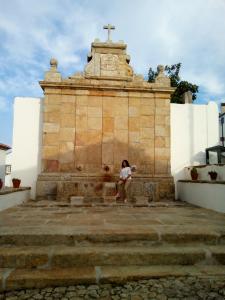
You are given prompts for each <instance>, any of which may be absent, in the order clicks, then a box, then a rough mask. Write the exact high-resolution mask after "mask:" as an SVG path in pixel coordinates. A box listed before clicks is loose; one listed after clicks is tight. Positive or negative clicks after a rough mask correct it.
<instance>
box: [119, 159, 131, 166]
mask: <svg viewBox="0 0 225 300" xmlns="http://www.w3.org/2000/svg"><path fill="white" fill-rule="evenodd" d="M123 163H125V164H126V167H130V164H129V162H128V160H126V159H124V160H123V161H122V164H121V168H126V167H124V166H123Z"/></svg>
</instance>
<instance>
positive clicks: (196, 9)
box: [0, 0, 225, 145]
mask: <svg viewBox="0 0 225 300" xmlns="http://www.w3.org/2000/svg"><path fill="white" fill-rule="evenodd" d="M108 23H111V24H113V25H115V26H116V30H115V31H113V33H112V39H113V40H114V41H118V40H124V41H125V43H127V44H128V50H127V52H128V54H130V56H131V65H132V66H133V68H134V70H135V72H136V73H140V74H143V75H145V76H146V75H147V73H148V69H149V67H150V66H151V67H153V68H156V66H157V65H158V64H165V65H166V64H174V63H178V62H181V63H182V70H181V76H182V79H184V80H188V81H190V82H192V83H195V84H197V85H199V87H200V93H199V94H198V99H197V101H196V103H207V102H208V101H209V100H213V101H216V102H217V103H218V104H219V103H220V102H225V39H224V34H225V1H224V0H195V1H193V0H182V1H181V0H157V1H155V0H132V1H131V0H113V1H105V0H94V1H90V0H89V1H88V0H80V1H79V0H77V1H76V0H63V1H58V0H39V1H35V0H30V1H26V0H10V1H5V0H0V39H1V43H0V142H2V143H6V144H9V145H11V142H12V127H13V99H14V97H15V96H34V97H40V96H42V90H41V88H40V87H39V84H38V81H39V80H42V79H43V77H44V72H45V71H46V70H47V69H48V68H49V60H50V58H51V57H55V58H57V60H58V62H59V70H60V71H61V73H62V74H63V76H64V77H67V76H69V75H71V74H73V73H75V72H77V71H82V70H83V68H84V65H85V64H86V55H87V53H88V52H89V51H90V44H91V42H92V41H93V40H94V39H95V38H100V39H101V40H102V41H104V40H106V36H107V35H106V32H104V30H103V29H102V27H103V25H105V24H108Z"/></svg>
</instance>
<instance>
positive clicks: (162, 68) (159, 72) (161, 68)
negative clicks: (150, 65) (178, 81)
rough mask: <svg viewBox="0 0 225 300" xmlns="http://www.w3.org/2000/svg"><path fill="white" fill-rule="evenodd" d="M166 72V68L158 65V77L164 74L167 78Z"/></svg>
mask: <svg viewBox="0 0 225 300" xmlns="http://www.w3.org/2000/svg"><path fill="white" fill-rule="evenodd" d="M164 70H165V68H164V66H163V65H158V67H157V71H158V75H159V74H163V75H164V76H165V74H164Z"/></svg>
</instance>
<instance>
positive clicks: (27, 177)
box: [12, 97, 219, 199]
mask: <svg viewBox="0 0 225 300" xmlns="http://www.w3.org/2000/svg"><path fill="white" fill-rule="evenodd" d="M218 114H219V113H218V107H217V104H216V103H214V102H209V104H208V105H196V104H171V173H172V176H174V179H175V182H177V180H179V179H184V178H185V173H184V168H185V167H187V166H190V165H195V164H196V165H198V164H205V148H207V147H211V146H214V145H217V144H218V141H219V127H218V126H219V125H218ZM41 118H42V100H41V99H40V98H19V97H17V98H15V103H14V127H13V147H12V149H13V155H12V178H13V177H19V178H21V180H22V186H31V188H32V189H31V198H32V199H34V198H35V192H36V180H37V176H38V174H39V173H40V172H41V132H42V127H41V126H42V119H41Z"/></svg>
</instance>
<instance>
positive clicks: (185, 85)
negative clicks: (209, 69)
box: [148, 63, 198, 103]
mask: <svg viewBox="0 0 225 300" xmlns="http://www.w3.org/2000/svg"><path fill="white" fill-rule="evenodd" d="M180 68H181V63H178V64H174V65H171V66H166V67H165V71H166V73H167V76H169V78H170V81H171V86H172V87H176V90H175V91H174V93H173V94H172V95H171V103H183V99H182V95H183V94H184V93H185V92H187V91H191V92H192V99H193V101H194V100H195V99H196V98H197V95H196V94H197V93H198V86H197V85H195V84H192V83H190V82H188V81H182V80H181V79H180V76H179V73H180ZM157 75H158V72H157V71H154V70H153V69H152V68H149V71H148V82H154V81H155V78H156V76H157Z"/></svg>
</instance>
